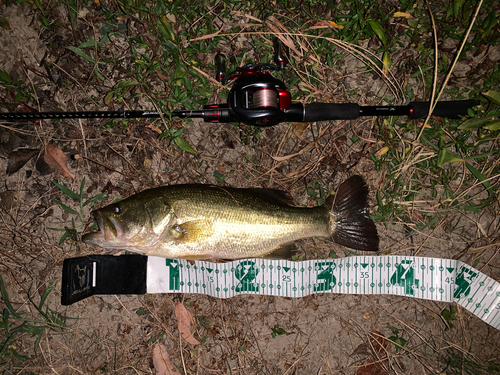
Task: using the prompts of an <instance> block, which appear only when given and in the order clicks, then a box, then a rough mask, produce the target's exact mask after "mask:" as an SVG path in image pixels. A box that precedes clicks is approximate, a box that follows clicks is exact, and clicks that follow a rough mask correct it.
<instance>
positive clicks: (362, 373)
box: [356, 358, 387, 375]
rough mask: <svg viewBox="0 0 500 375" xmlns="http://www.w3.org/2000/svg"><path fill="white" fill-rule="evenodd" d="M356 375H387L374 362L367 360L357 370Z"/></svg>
mask: <svg viewBox="0 0 500 375" xmlns="http://www.w3.org/2000/svg"><path fill="white" fill-rule="evenodd" d="M356 375H387V372H385V371H384V370H383V369H382V368H380V366H379V365H378V364H377V363H376V362H375V361H374V360H373V359H371V358H370V359H367V360H366V361H365V362H364V363H363V365H362V366H360V367H358V369H357V370H356Z"/></svg>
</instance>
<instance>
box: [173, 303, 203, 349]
mask: <svg viewBox="0 0 500 375" xmlns="http://www.w3.org/2000/svg"><path fill="white" fill-rule="evenodd" d="M175 317H176V318H177V322H178V328H179V331H180V333H181V334H182V338H183V339H184V340H186V341H187V342H188V343H190V344H191V345H198V344H199V343H200V342H199V341H198V340H196V339H195V338H194V336H193V334H192V333H191V331H190V329H189V326H190V325H191V320H192V319H193V317H192V316H191V313H190V312H189V311H188V310H187V309H186V307H185V306H184V305H183V304H182V303H177V304H176V305H175Z"/></svg>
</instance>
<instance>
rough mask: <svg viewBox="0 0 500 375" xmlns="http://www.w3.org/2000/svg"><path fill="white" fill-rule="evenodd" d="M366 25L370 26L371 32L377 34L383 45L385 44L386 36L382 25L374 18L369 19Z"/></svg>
mask: <svg viewBox="0 0 500 375" xmlns="http://www.w3.org/2000/svg"><path fill="white" fill-rule="evenodd" d="M368 25H370V27H371V28H372V30H373V32H374V33H375V34H377V36H378V37H379V39H380V41H381V42H382V44H383V45H384V46H385V45H386V44H387V37H386V36H385V31H384V29H383V28H382V25H380V23H378V22H377V21H375V20H369V21H368Z"/></svg>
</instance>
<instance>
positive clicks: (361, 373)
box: [353, 331, 389, 375]
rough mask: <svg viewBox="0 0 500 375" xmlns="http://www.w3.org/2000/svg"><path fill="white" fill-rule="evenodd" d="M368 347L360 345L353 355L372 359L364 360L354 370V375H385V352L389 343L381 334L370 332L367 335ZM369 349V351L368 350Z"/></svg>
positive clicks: (364, 344)
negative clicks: (368, 356)
mask: <svg viewBox="0 0 500 375" xmlns="http://www.w3.org/2000/svg"><path fill="white" fill-rule="evenodd" d="M368 340H369V345H368V344H366V343H363V344H361V345H360V346H358V348H357V349H356V350H355V351H354V353H353V354H362V355H368V354H371V357H372V358H368V359H366V360H365V361H364V362H363V364H362V365H361V366H360V367H358V369H357V370H356V375H387V372H386V371H385V370H384V365H385V364H387V350H388V347H389V342H388V341H387V340H386V339H385V336H384V335H383V334H382V332H379V331H371V332H370V333H369V334H368ZM368 349H370V350H368Z"/></svg>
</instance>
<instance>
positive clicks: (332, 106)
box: [304, 103, 359, 122]
mask: <svg viewBox="0 0 500 375" xmlns="http://www.w3.org/2000/svg"><path fill="white" fill-rule="evenodd" d="M358 117H359V105H358V104H356V103H311V104H307V105H306V107H305V109H304V122H314V121H328V120H351V119H356V118H358Z"/></svg>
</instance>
